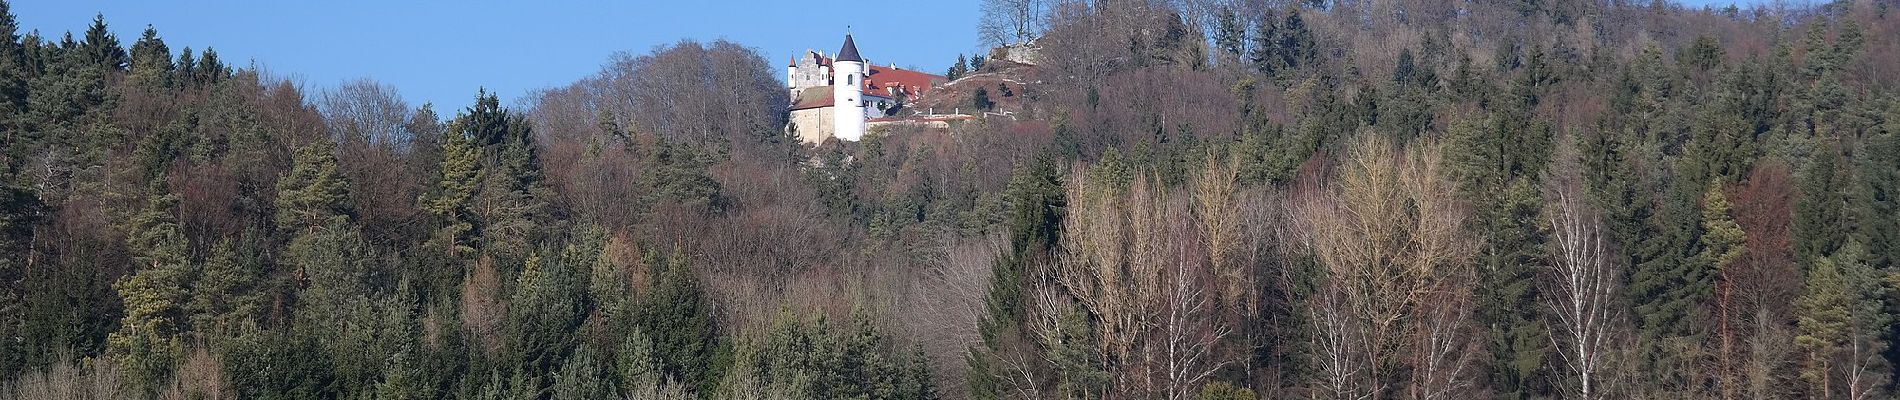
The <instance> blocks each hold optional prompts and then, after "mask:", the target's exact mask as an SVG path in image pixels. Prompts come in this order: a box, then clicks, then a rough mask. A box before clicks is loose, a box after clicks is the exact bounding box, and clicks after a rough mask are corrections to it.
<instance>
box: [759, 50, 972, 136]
mask: <svg viewBox="0 0 1900 400" xmlns="http://www.w3.org/2000/svg"><path fill="white" fill-rule="evenodd" d="M944 81H945V79H944V77H943V76H940V75H933V74H928V73H924V72H919V71H912V70H907V69H902V68H897V65H896V64H892V65H890V66H888V67H887V66H879V65H876V64H872V63H870V62H869V61H866V60H865V59H864V56H862V55H860V54H858V45H857V43H856V42H855V41H854V40H853V39H852V38H851V35H850V34H845V35H844V47H843V48H840V49H838V53H837V54H836V55H835V56H832V57H827V56H826V55H825V54H824V53H823V52H818V51H814V50H805V55H804V56H802V57H798V58H795V59H793V60H792V61H791V63H790V64H788V65H786V66H785V86H786V88H787V89H788V90H790V91H791V99H792V104H791V113H792V115H791V124H790V126H789V127H788V128H787V129H791V130H793V131H795V132H797V134H798V139H799V140H800V141H804V142H806V143H822V142H824V141H825V139H827V138H833V137H835V138H838V139H839V140H844V141H857V140H859V139H862V138H864V132H865V129H866V127H867V125H876V124H877V123H878V122H881V121H880V120H889V119H891V118H892V117H895V116H897V115H900V114H899V113H900V112H903V111H905V107H904V106H905V104H909V103H910V102H911V100H912V99H916V98H917V97H918V96H922V95H923V94H924V93H926V92H929V91H930V89H931V88H932V87H934V86H936V85H939V84H942V83H944Z"/></svg>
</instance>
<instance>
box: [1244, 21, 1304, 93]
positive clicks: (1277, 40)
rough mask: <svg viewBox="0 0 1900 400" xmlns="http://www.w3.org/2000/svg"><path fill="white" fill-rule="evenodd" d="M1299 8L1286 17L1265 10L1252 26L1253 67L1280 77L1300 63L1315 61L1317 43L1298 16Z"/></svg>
mask: <svg viewBox="0 0 1900 400" xmlns="http://www.w3.org/2000/svg"><path fill="white" fill-rule="evenodd" d="M1301 12H1302V11H1301V10H1300V9H1298V8H1291V9H1287V10H1286V11H1285V13H1286V18H1285V19H1279V18H1278V17H1277V16H1276V15H1275V14H1274V13H1272V12H1268V13H1267V15H1266V16H1264V17H1262V18H1260V22H1259V27H1258V28H1257V29H1255V32H1256V33H1255V34H1254V44H1253V46H1252V54H1250V55H1249V56H1250V58H1251V60H1252V61H1253V64H1254V68H1255V69H1258V70H1259V71H1260V72H1261V73H1264V74H1266V75H1267V76H1272V77H1284V76H1286V75H1287V74H1288V73H1289V72H1291V71H1293V70H1295V69H1298V68H1300V67H1302V66H1305V65H1308V64H1312V63H1314V62H1317V61H1319V44H1318V42H1317V41H1316V40H1315V39H1314V36H1313V31H1312V30H1311V29H1310V28H1308V27H1307V26H1306V20H1305V19H1303V18H1301V17H1300V13H1301Z"/></svg>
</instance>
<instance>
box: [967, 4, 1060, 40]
mask: <svg viewBox="0 0 1900 400" xmlns="http://www.w3.org/2000/svg"><path fill="white" fill-rule="evenodd" d="M1049 2H1050V0H984V1H983V17H982V19H981V20H978V21H977V28H976V30H977V35H978V36H979V39H982V40H983V43H984V44H987V45H991V46H1000V45H1004V44H1011V43H1021V42H1024V41H1028V40H1031V39H1035V38H1036V37H1037V36H1040V35H1042V30H1043V26H1044V25H1043V24H1044V23H1045V22H1047V21H1046V19H1045V18H1046V17H1045V16H1044V13H1045V12H1047V11H1048V8H1049Z"/></svg>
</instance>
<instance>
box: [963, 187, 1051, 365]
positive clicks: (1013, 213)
mask: <svg viewBox="0 0 1900 400" xmlns="http://www.w3.org/2000/svg"><path fill="white" fill-rule="evenodd" d="M1056 160H1057V159H1056V158H1055V157H1054V156H1052V155H1048V154H1044V155H1041V156H1038V157H1037V158H1036V159H1035V160H1034V161H1033V162H1029V163H1024V164H1023V165H1021V166H1019V167H1018V168H1017V169H1016V171H1015V172H1014V173H1013V174H1012V175H1011V176H1010V181H1009V186H1008V187H1007V188H1006V189H1005V191H1004V198H1005V203H1006V205H1007V215H1008V219H1007V222H1006V225H1005V227H1006V229H1008V230H1007V231H1006V232H1008V235H1009V241H1010V248H1009V249H1008V250H1007V252H1006V253H1004V254H1000V255H999V256H998V257H996V260H995V261H994V262H993V263H992V267H991V275H990V283H989V287H990V290H989V294H988V295H986V296H985V297H984V300H983V304H984V314H983V318H982V319H981V320H979V321H978V323H977V331H978V333H980V334H981V335H982V337H983V342H982V343H981V344H980V345H978V346H977V347H976V348H974V349H971V351H970V355H969V357H968V358H967V361H968V362H969V363H970V374H969V382H968V384H969V386H970V396H971V398H976V399H1000V398H1010V397H1013V396H1016V395H1017V394H1019V393H1021V392H1018V391H1017V390H1018V389H1029V390H1035V388H1014V387H1010V386H1009V385H1011V384H1012V383H1011V382H1017V383H1019V384H1030V385H1041V384H1042V382H1041V381H1040V380H1041V379H1045V377H1043V376H1040V375H1038V376H1031V377H1028V378H1029V379H1031V380H1032V381H1030V382H1021V379H1022V378H1024V377H1021V376H1018V374H1021V373H1023V372H1024V371H1015V372H1010V371H1005V369H1006V368H1008V367H1007V366H1006V365H1005V364H1004V362H1005V361H1004V360H1005V359H1006V358H1008V359H1019V358H1021V357H1036V356H1035V355H1040V354H1044V353H1045V351H1044V350H1043V349H1040V348H1038V346H1037V344H1036V343H1035V340H1034V339H1033V338H1032V337H1031V336H1030V333H1029V332H1028V331H1027V330H1026V328H1027V327H1026V326H1025V324H1027V323H1029V321H1027V320H1026V319H1027V318H1028V314H1027V313H1028V307H1030V304H1029V301H1031V299H1030V298H1029V295H1030V283H1031V279H1035V278H1034V276H1035V275H1034V268H1047V263H1048V262H1049V257H1050V256H1051V254H1050V252H1052V251H1054V249H1055V246H1056V243H1057V238H1058V237H1059V233H1060V232H1061V228H1062V218H1063V214H1062V210H1063V208H1064V207H1065V205H1066V204H1067V201H1066V199H1065V196H1066V195H1065V194H1064V193H1065V192H1064V189H1063V187H1062V177H1061V175H1060V173H1059V172H1058V170H1057V167H1056ZM1032 368H1033V369H1031V370H1030V371H1028V372H1032V373H1038V374H1039V373H1041V372H1042V371H1043V370H1044V369H1045V368H1043V367H1041V366H1032ZM1005 374H1008V375H1005Z"/></svg>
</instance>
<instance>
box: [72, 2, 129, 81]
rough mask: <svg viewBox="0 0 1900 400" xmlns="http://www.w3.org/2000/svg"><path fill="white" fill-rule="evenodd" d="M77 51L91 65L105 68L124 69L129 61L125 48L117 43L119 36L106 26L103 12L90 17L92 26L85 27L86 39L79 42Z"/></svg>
mask: <svg viewBox="0 0 1900 400" xmlns="http://www.w3.org/2000/svg"><path fill="white" fill-rule="evenodd" d="M79 52H80V54H81V56H83V57H85V59H86V61H88V62H90V63H91V65H94V66H99V67H102V68H105V69H107V70H113V71H122V70H125V67H126V63H127V62H128V61H130V60H129V59H128V58H127V56H126V54H125V48H124V47H120V45H119V36H118V35H115V34H113V33H112V30H111V29H109V28H107V27H106V16H105V14H97V15H94V16H93V17H92V26H89V27H86V41H84V42H81V43H80V48H79Z"/></svg>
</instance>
